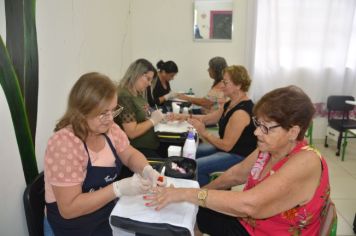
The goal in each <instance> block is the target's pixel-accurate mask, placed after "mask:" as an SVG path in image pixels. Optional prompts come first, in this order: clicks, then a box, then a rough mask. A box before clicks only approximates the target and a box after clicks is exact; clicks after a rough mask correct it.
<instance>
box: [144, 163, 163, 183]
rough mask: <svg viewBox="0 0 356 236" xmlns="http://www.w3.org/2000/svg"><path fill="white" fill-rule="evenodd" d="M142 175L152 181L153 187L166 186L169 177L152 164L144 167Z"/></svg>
mask: <svg viewBox="0 0 356 236" xmlns="http://www.w3.org/2000/svg"><path fill="white" fill-rule="evenodd" d="M142 177H143V178H145V179H147V180H148V181H150V184H151V186H153V187H156V186H166V184H167V178H166V177H165V176H164V175H161V174H160V173H158V171H156V170H155V169H153V168H152V166H151V165H147V166H145V168H143V171H142Z"/></svg>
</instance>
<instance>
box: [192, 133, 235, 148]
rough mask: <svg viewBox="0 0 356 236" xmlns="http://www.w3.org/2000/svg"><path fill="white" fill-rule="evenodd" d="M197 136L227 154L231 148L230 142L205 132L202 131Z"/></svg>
mask: <svg viewBox="0 0 356 236" xmlns="http://www.w3.org/2000/svg"><path fill="white" fill-rule="evenodd" d="M199 135H200V136H201V137H202V138H203V139H204V140H206V141H207V142H208V143H210V144H211V145H213V146H214V147H216V148H218V149H220V150H223V151H225V152H229V151H230V150H231V148H232V145H231V142H229V141H228V140H224V139H221V138H219V137H217V136H215V135H214V134H212V133H210V132H209V131H207V130H204V131H203V132H201V133H199Z"/></svg>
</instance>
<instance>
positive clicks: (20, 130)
mask: <svg viewBox="0 0 356 236" xmlns="http://www.w3.org/2000/svg"><path fill="white" fill-rule="evenodd" d="M0 84H1V87H2V88H3V90H4V94H5V97H6V100H7V103H8V105H9V109H10V113H11V118H12V122H13V125H14V129H15V134H16V139H17V145H18V147H19V152H20V156H21V162H22V168H23V171H24V175H25V180H26V183H27V184H29V183H30V182H31V181H32V180H33V179H34V178H35V177H36V176H37V175H38V168H37V163H36V155H35V150H34V145H33V142H32V138H31V132H30V127H29V123H28V119H27V114H26V112H25V106H24V102H23V97H22V94H21V91H20V86H19V82H18V79H17V75H16V73H15V70H14V67H13V65H12V62H11V60H10V57H9V54H8V52H7V49H6V47H5V45H4V42H3V40H2V37H1V36H0Z"/></svg>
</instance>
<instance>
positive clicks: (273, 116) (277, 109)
mask: <svg viewBox="0 0 356 236" xmlns="http://www.w3.org/2000/svg"><path fill="white" fill-rule="evenodd" d="M253 112H254V114H255V115H256V116H259V117H263V118H265V119H267V120H268V121H275V122H277V123H278V124H280V125H281V127H282V128H283V129H286V130H289V129H290V128H292V127H293V126H294V125H298V126H299V127H300V133H299V134H298V137H297V140H303V138H304V134H305V132H306V130H307V129H308V126H309V124H310V122H311V120H312V118H313V115H314V113H315V108H314V106H313V103H312V102H311V100H310V98H309V97H308V95H306V94H305V93H304V91H303V90H302V89H301V88H299V87H297V86H293V85H291V86H287V87H283V88H278V89H275V90H272V91H270V92H269V93H266V94H265V95H264V96H263V97H262V98H261V99H260V100H259V101H258V102H257V104H256V105H255V106H254V109H253Z"/></svg>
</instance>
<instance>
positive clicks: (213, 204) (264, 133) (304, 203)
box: [145, 86, 330, 236]
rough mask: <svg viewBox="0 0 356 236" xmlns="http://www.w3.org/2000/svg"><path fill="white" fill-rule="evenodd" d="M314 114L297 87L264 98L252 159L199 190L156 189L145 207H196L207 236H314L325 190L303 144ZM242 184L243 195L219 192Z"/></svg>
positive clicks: (315, 157) (319, 166)
mask: <svg viewBox="0 0 356 236" xmlns="http://www.w3.org/2000/svg"><path fill="white" fill-rule="evenodd" d="M314 112H315V110H314V106H313V104H312V102H311V100H310V98H309V97H308V96H307V95H306V94H305V93H304V92H303V91H302V90H301V89H300V88H298V87H295V86H288V87H284V88H279V89H276V90H273V91H271V92H269V93H267V94H266V95H264V96H263V97H262V98H261V100H260V101H259V102H258V103H257V104H256V105H255V107H254V114H255V115H256V117H254V123H255V126H256V130H255V135H256V136H257V139H258V142H257V149H256V150H255V151H254V152H253V153H251V155H249V156H248V157H247V158H246V159H245V160H244V161H242V162H241V163H239V164H237V165H235V166H233V167H232V168H230V169H229V170H227V171H226V172H224V173H223V174H222V175H221V176H220V177H219V178H217V179H216V180H214V181H213V182H211V183H210V184H208V185H206V186H205V187H204V189H184V188H156V189H154V190H153V191H154V194H153V195H149V196H146V197H145V198H146V199H147V200H149V201H150V203H149V204H148V205H151V206H156V208H157V209H161V208H163V207H165V206H166V205H167V204H169V203H172V202H181V201H188V202H191V203H193V204H196V205H198V204H199V205H200V206H201V207H200V208H199V212H198V215H197V225H198V227H199V229H200V230H201V231H202V232H204V233H207V234H209V235H212V236H214V235H285V236H287V235H319V233H320V222H322V221H323V218H325V216H326V214H325V213H326V210H327V205H328V204H330V186H329V175H328V167H327V163H326V161H325V159H324V158H323V157H321V156H320V153H319V152H318V151H317V150H315V149H314V148H312V147H309V146H308V145H307V142H306V141H304V134H305V132H306V130H307V129H308V126H309V124H310V122H311V120H312V117H313V114H314ZM244 183H246V185H245V188H244V190H243V192H238V191H223V190H226V189H229V188H230V187H232V186H236V185H239V184H244ZM196 235H199V234H196Z"/></svg>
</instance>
